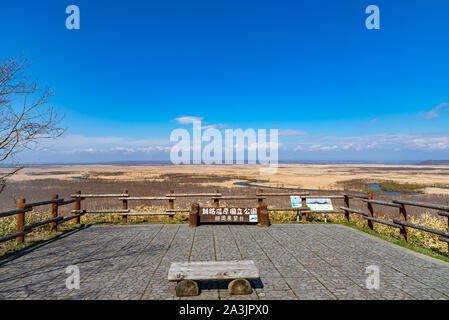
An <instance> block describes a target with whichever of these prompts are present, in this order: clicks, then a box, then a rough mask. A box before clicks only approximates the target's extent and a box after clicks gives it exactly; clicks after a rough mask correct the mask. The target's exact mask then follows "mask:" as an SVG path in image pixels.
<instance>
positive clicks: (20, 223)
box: [16, 199, 25, 243]
mask: <svg viewBox="0 0 449 320" xmlns="http://www.w3.org/2000/svg"><path fill="white" fill-rule="evenodd" d="M17 209H25V199H19V200H17ZM24 226H25V213H18V214H17V232H22V231H23V230H24V228H23V227H24ZM23 241H25V236H18V237H17V238H16V242H17V243H23Z"/></svg>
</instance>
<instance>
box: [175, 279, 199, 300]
mask: <svg viewBox="0 0 449 320" xmlns="http://www.w3.org/2000/svg"><path fill="white" fill-rule="evenodd" d="M199 294H200V289H199V286H198V283H197V282H196V281H193V280H186V279H184V280H181V281H180V282H178V284H177V285H176V296H177V297H192V296H197V295H199Z"/></svg>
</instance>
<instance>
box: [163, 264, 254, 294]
mask: <svg viewBox="0 0 449 320" xmlns="http://www.w3.org/2000/svg"><path fill="white" fill-rule="evenodd" d="M257 279H259V269H258V268H257V267H256V265H255V264H254V261H252V260H247V261H238V260H235V261H201V262H173V263H172V264H171V266H170V269H169V270H168V281H177V282H178V284H177V285H176V296H178V297H189V296H197V295H199V293H200V292H199V286H198V282H197V281H220V280H231V282H230V283H229V285H228V291H229V293H230V294H232V295H236V294H251V292H252V290H251V284H250V283H249V281H248V280H257Z"/></svg>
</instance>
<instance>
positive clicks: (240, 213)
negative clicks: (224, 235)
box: [200, 207, 258, 223]
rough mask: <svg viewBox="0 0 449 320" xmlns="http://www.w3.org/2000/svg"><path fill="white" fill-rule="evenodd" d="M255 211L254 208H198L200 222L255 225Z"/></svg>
mask: <svg viewBox="0 0 449 320" xmlns="http://www.w3.org/2000/svg"><path fill="white" fill-rule="evenodd" d="M257 210H258V209H257V208H254V207H251V208H247V207H229V208H228V207H225V208H222V207H220V208H217V207H200V222H216V223H248V222H254V223H257V222H258V218H257Z"/></svg>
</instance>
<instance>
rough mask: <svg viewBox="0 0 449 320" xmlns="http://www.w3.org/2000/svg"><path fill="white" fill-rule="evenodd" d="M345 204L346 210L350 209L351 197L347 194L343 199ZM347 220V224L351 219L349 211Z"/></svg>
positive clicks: (346, 215) (346, 216)
mask: <svg viewBox="0 0 449 320" xmlns="http://www.w3.org/2000/svg"><path fill="white" fill-rule="evenodd" d="M343 201H344V204H345V207H346V208H349V196H348V195H347V194H345V195H344V198H343ZM345 218H346V222H349V221H350V220H351V219H350V217H349V211H347V210H345Z"/></svg>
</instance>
